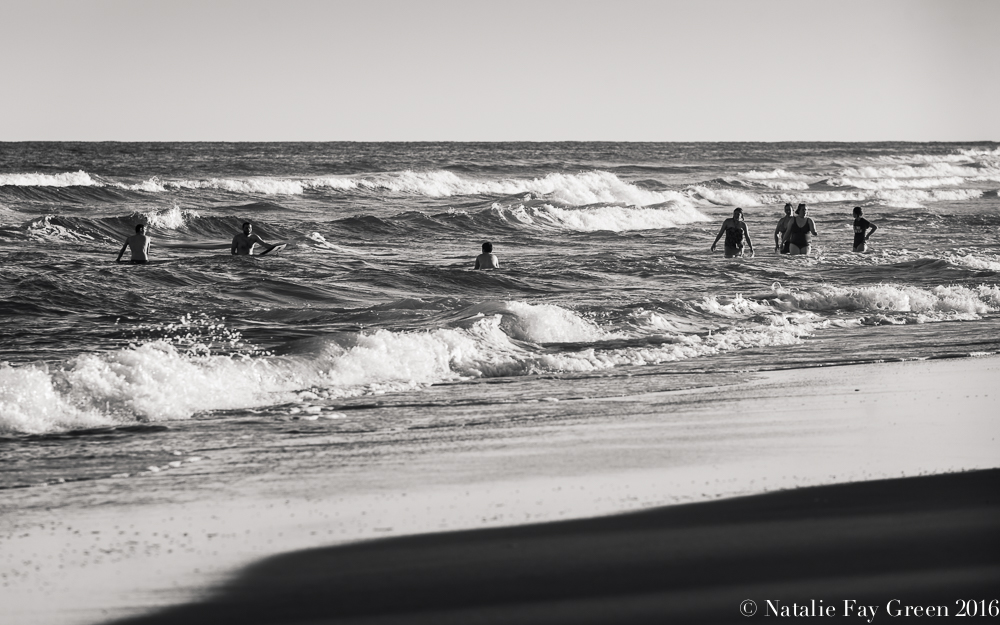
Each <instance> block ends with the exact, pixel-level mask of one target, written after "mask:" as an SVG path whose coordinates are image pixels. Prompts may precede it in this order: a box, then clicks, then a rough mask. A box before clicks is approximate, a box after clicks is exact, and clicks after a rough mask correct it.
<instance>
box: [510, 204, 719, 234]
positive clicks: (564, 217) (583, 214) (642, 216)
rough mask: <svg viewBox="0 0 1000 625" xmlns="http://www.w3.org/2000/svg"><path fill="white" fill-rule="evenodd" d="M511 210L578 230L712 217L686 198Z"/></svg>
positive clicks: (524, 218) (523, 218)
mask: <svg viewBox="0 0 1000 625" xmlns="http://www.w3.org/2000/svg"><path fill="white" fill-rule="evenodd" d="M509 212H510V215H511V216H512V217H513V218H514V219H515V220H517V221H519V222H522V223H529V224H544V225H548V226H552V227H556V228H561V229H564V230H573V231H576V232H597V231H602V230H607V231H611V232H624V231H630V230H654V229H660V228H676V227H677V226H681V225H684V224H689V223H694V222H699V221H708V220H709V218H708V217H707V216H705V215H703V214H702V213H700V212H698V210H697V209H695V208H694V206H692V205H691V204H690V203H689V202H686V201H684V202H671V203H669V204H667V205H665V206H658V207H655V208H654V207H645V208H641V207H627V206H597V207H586V208H560V207H557V206H552V205H549V204H542V205H540V206H532V207H529V208H525V207H524V206H523V205H521V206H518V207H516V208H514V209H510V211H509Z"/></svg>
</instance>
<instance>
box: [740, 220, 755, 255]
mask: <svg viewBox="0 0 1000 625" xmlns="http://www.w3.org/2000/svg"><path fill="white" fill-rule="evenodd" d="M740 225H741V226H742V227H743V235H744V236H746V238H747V247H749V248H750V258H753V241H751V240H750V228H747V225H746V224H745V223H742V222H740Z"/></svg>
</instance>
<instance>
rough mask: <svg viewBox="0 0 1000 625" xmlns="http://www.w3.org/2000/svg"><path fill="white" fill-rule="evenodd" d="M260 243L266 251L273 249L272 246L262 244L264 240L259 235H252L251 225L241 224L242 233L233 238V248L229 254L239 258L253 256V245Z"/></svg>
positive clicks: (247, 223)
mask: <svg viewBox="0 0 1000 625" xmlns="http://www.w3.org/2000/svg"><path fill="white" fill-rule="evenodd" d="M258 243H260V244H261V245H263V246H264V247H266V248H267V249H268V251H270V250H273V249H274V247H275V246H274V245H270V244H268V243H265V242H264V239H262V238H260V235H258V234H253V225H252V224H251V223H250V222H249V221H247V222H244V223H243V232H241V233H240V234H237V235H236V236H235V237H233V246H232V249H230V253H232V254H233V255H239V256H253V248H254V246H255V245H257V244H258Z"/></svg>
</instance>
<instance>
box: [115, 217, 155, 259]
mask: <svg viewBox="0 0 1000 625" xmlns="http://www.w3.org/2000/svg"><path fill="white" fill-rule="evenodd" d="M125 248H131V250H132V260H131V261H130V262H131V263H132V264H133V265H145V264H146V263H148V262H149V237H147V236H146V226H145V224H139V225H138V226H136V227H135V234H133V235H132V236H130V237H128V238H127V239H125V243H124V244H123V245H122V249H120V250H119V251H118V259H117V260H115V262H116V263H120V262H122V254H124V253H125Z"/></svg>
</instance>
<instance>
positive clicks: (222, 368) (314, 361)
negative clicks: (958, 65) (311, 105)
mask: <svg viewBox="0 0 1000 625" xmlns="http://www.w3.org/2000/svg"><path fill="white" fill-rule="evenodd" d="M998 189H1000V146H998V144H996V143H954V144H952V143H929V144H922V143H777V144H775V143H219V144H217V143H2V144H0V244H2V245H0V284H2V287H3V288H2V291H0V455H2V456H3V457H4V462H3V463H0V487H3V488H11V487H22V486H31V485H37V484H47V483H49V484H50V483H54V482H66V481H73V480H91V479H102V478H106V477H110V476H118V477H126V476H141V475H148V474H150V473H154V472H159V471H163V470H169V469H170V468H171V467H172V466H175V465H177V464H179V463H180V462H182V461H181V460H177V459H175V458H174V457H173V456H172V455H171V454H174V455H183V456H184V457H185V458H188V457H190V456H191V454H197V453H205V452H206V450H209V453H210V450H211V449H218V448H225V447H227V446H230V447H231V446H239V445H247V444H252V445H259V446H266V445H281V444H282V441H285V440H292V439H295V438H296V437H301V436H303V435H308V434H309V433H310V432H317V431H322V432H324V433H327V434H338V435H340V436H341V437H342V438H341V439H340V440H342V442H343V443H344V444H346V445H357V446H361V447H364V446H365V445H366V444H369V443H371V442H372V441H374V440H376V439H377V437H378V436H380V435H381V434H384V433H386V432H404V433H405V432H411V433H413V432H420V433H421V436H438V437H449V436H454V435H455V432H456V431H458V430H459V429H462V428H467V427H469V426H470V425H475V424H483V423H485V424H491V425H492V426H496V427H502V426H503V424H504V423H507V422H515V421H518V420H522V421H523V420H536V421H540V422H547V421H546V420H548V421H551V422H552V423H557V422H558V420H559V419H562V418H570V417H572V418H574V419H577V420H580V419H582V420H585V419H586V418H587V416H588V415H587V414H586V411H587V410H588V409H589V408H588V405H589V404H587V403H585V402H575V403H574V402H564V401H563V400H566V399H574V398H585V397H610V396H616V395H624V394H630V395H634V394H638V393H647V392H654V391H662V390H675V389H684V388H700V387H706V386H712V385H723V387H724V385H725V384H726V383H727V381H730V380H736V379H745V378H746V376H748V375H753V374H754V373H755V372H759V371H765V370H772V369H786V368H810V367H824V366H835V365H852V364H857V363H870V362H879V361H892V360H910V359H933V358H957V357H975V356H980V355H988V354H996V353H997V352H998V350H1000V315H998V312H1000V198H998ZM785 202H792V203H793V204H797V203H806V204H807V205H808V207H809V216H810V217H812V218H813V219H814V221H815V223H816V228H817V231H818V237H817V238H816V239H815V240H814V241H813V251H812V254H811V255H810V256H808V257H804V256H797V257H789V256H779V255H776V254H775V253H774V243H773V232H774V229H775V225H776V223H777V221H778V220H779V218H780V217H782V215H783V212H782V207H783V205H784V203H785ZM855 206H861V207H863V208H864V210H865V216H866V218H867V219H869V220H870V221H872V222H873V223H875V224H876V225H877V226H878V231H877V233H876V234H875V235H874V236H873V237H872V239H871V241H870V250H869V251H868V252H866V253H863V254H856V253H853V252H852V251H851V245H852V240H853V231H852V222H853V218H852V216H851V210H852V208H853V207H855ZM735 207H742V208H743V209H744V211H745V218H746V223H747V226H748V229H749V232H750V235H751V236H752V239H753V242H754V247H755V249H756V252H757V253H756V256H755V257H753V258H749V257H747V258H742V259H725V258H724V257H723V255H722V253H721V252H719V253H712V252H710V250H709V248H710V246H711V244H712V241H713V240H714V239H715V235H716V233H717V232H718V231H719V228H720V225H721V224H722V221H723V220H724V219H725V218H726V217H729V216H731V215H732V211H733V209H734V208H735ZM245 221H249V222H251V223H252V224H253V226H254V231H255V232H256V233H257V234H259V235H260V236H261V237H262V238H263V239H264V240H265V241H267V242H268V243H278V242H283V243H287V244H288V245H287V248H286V249H284V250H283V251H281V252H280V253H278V254H275V255H269V256H264V257H246V256H232V255H231V254H230V244H231V240H232V237H233V236H234V235H235V234H237V233H239V232H240V228H241V224H242V223H243V222H245ZM139 223H143V224H147V234H148V235H149V236H150V237H151V239H152V245H151V252H150V258H151V262H150V263H149V264H147V265H131V264H128V263H121V264H118V263H115V257H116V256H117V253H118V250H119V249H120V248H121V246H122V243H123V241H124V239H125V237H127V236H129V235H130V234H132V233H133V232H134V227H135V225H136V224H139ZM484 241H489V242H492V244H493V246H494V252H495V253H496V254H497V256H498V257H499V260H500V267H501V269H500V270H499V271H474V270H473V263H474V261H475V258H476V256H477V255H478V254H479V253H480V247H481V245H482V243H483V242H484ZM721 248H722V246H721V243H720V246H719V249H720V250H721ZM128 257H129V252H128V251H126V252H125V259H126V260H127V259H128ZM723 392H724V391H723ZM593 409H594V410H603V409H604V408H601V407H600V405H598V404H594V405H593ZM626 416H627V415H626ZM176 450H184V452H183V454H181V452H178V451H176Z"/></svg>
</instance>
